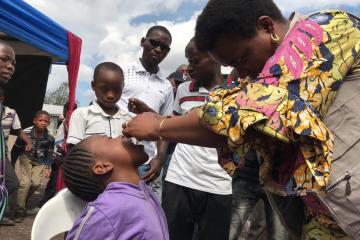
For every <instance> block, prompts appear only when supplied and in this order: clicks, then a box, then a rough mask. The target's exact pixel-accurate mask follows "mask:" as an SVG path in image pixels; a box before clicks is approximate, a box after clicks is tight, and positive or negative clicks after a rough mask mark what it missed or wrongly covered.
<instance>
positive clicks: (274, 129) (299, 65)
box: [199, 10, 360, 196]
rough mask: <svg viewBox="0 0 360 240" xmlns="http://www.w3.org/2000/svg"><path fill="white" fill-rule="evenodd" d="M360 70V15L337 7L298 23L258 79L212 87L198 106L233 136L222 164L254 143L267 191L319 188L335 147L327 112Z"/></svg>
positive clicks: (237, 162) (304, 192) (230, 167)
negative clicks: (347, 78) (345, 82)
mask: <svg viewBox="0 0 360 240" xmlns="http://www.w3.org/2000/svg"><path fill="white" fill-rule="evenodd" d="M357 72H360V21H359V19H358V18H356V17H355V16H353V15H351V14H349V13H346V12H343V11H338V10H333V11H321V12H317V13H314V14H311V15H309V16H307V17H306V18H304V19H302V20H301V21H299V22H297V23H296V24H295V25H294V26H293V27H292V28H291V29H290V30H289V32H288V34H287V35H286V37H285V38H284V40H283V42H282V43H281V45H280V46H279V47H278V49H277V50H276V52H275V54H274V55H273V56H272V57H271V58H270V59H268V61H267V62H266V64H265V66H264V68H263V70H262V72H261V73H260V75H259V76H258V78H257V79H256V80H255V81H250V80H245V81H244V82H242V83H239V84H238V85H232V86H223V87H221V88H219V89H217V90H215V91H213V92H212V93H211V94H210V95H209V97H208V103H207V104H206V105H205V106H204V107H203V108H202V109H201V110H200V111H199V114H200V116H201V118H202V119H203V121H204V122H205V123H206V124H207V125H208V127H209V128H210V129H211V130H212V131H214V132H215V133H217V134H221V135H224V136H227V138H228V146H229V149H230V150H231V153H230V152H229V151H226V150H222V152H221V153H222V154H223V155H222V158H221V160H219V161H220V164H221V165H222V166H223V167H224V169H225V170H227V171H228V173H230V174H232V173H233V172H234V170H235V168H236V167H241V166H242V165H243V161H244V160H243V159H244V158H243V157H244V156H245V154H246V152H247V151H248V150H249V149H250V148H253V149H255V150H256V151H257V152H258V153H259V155H260V157H261V165H260V173H259V175H260V182H261V183H262V184H263V185H264V188H265V189H267V190H268V191H271V192H273V193H276V194H279V195H283V196H290V195H298V196H309V195H311V194H314V193H315V194H321V192H322V191H323V190H324V188H325V187H326V185H327V183H328V180H329V174H330V168H331V161H332V153H333V135H332V133H331V131H330V130H329V129H328V128H327V127H326V125H325V124H324V123H323V122H322V118H323V117H324V116H325V115H326V113H327V110H328V109H329V107H330V105H331V104H332V102H333V101H334V99H335V96H336V93H337V91H338V89H339V87H340V86H341V84H342V80H343V78H344V77H345V76H347V75H348V74H353V73H357ZM234 153H235V154H234Z"/></svg>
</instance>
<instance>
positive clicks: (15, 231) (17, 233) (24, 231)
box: [0, 136, 64, 240]
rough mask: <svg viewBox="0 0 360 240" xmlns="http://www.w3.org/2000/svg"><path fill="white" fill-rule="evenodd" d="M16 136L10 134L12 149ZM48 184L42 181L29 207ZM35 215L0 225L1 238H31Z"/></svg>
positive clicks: (34, 203)
mask: <svg viewBox="0 0 360 240" xmlns="http://www.w3.org/2000/svg"><path fill="white" fill-rule="evenodd" d="M14 141H15V137H14V136H10V138H9V142H8V144H9V145H8V148H9V149H11V148H12V145H13V144H14ZM16 171H17V172H18V166H16ZM45 186H46V181H44V182H43V183H42V186H41V188H40V190H39V191H38V192H35V193H34V195H33V196H32V197H31V198H30V199H29V207H30V208H32V207H35V206H36V205H37V203H38V202H39V201H40V199H41V198H42V195H43V192H44V189H45ZM34 219H35V215H33V216H26V218H25V220H24V221H23V222H22V223H17V224H16V226H0V240H30V239H31V227H32V224H33V222H34ZM53 239H54V240H63V239H64V236H63V234H62V235H59V236H57V237H55V238H53Z"/></svg>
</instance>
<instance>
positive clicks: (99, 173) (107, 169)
mask: <svg viewBox="0 0 360 240" xmlns="http://www.w3.org/2000/svg"><path fill="white" fill-rule="evenodd" d="M147 159H148V156H147V154H146V153H145V151H144V146H142V145H134V144H133V143H132V142H131V141H130V140H125V139H121V138H109V137H106V136H92V137H89V138H86V139H85V140H83V141H81V142H80V143H79V144H77V145H75V146H74V147H73V148H72V149H71V151H70V152H69V153H68V154H67V156H66V157H65V159H64V162H63V165H62V167H63V173H64V180H65V184H66V186H67V187H68V188H69V190H70V191H71V192H72V193H74V194H75V195H76V196H78V197H79V198H81V199H83V200H85V201H93V200H95V199H96V198H97V196H98V195H99V194H100V193H101V192H102V191H103V190H104V188H105V187H106V185H107V184H108V183H110V182H112V181H113V179H114V178H115V176H118V175H122V174H124V173H126V171H127V170H130V169H133V170H134V169H135V170H136V169H137V167H138V166H140V165H141V164H143V163H144V162H146V160H147Z"/></svg>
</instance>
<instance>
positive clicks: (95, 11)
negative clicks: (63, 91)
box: [25, 0, 360, 105]
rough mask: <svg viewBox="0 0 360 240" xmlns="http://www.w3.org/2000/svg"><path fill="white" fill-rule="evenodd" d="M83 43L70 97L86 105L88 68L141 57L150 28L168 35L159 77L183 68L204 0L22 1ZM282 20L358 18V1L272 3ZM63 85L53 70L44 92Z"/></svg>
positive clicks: (62, 72)
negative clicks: (328, 15) (333, 12)
mask: <svg viewBox="0 0 360 240" xmlns="http://www.w3.org/2000/svg"><path fill="white" fill-rule="evenodd" d="M25 1H26V2H27V3H29V4H30V5H32V6H33V7H35V8H36V9H38V10H40V11H41V12H42V13H44V14H45V15H47V16H48V17H50V18H51V19H53V20H54V21H56V22H57V23H59V24H60V25H62V26H63V27H64V28H66V29H68V30H69V31H71V32H73V33H74V34H76V35H78V36H80V37H81V38H82V40H83V48H82V55H81V65H80V71H79V78H78V86H77V93H76V97H77V99H78V101H80V103H81V105H87V104H88V103H89V102H90V101H91V100H93V98H94V95H93V93H92V91H91V88H90V81H91V79H92V73H93V69H94V67H95V66H96V64H97V63H99V62H102V61H114V62H116V63H119V64H121V63H125V62H130V61H134V60H135V59H136V58H138V57H139V56H140V55H141V48H140V39H141V37H142V36H144V34H145V33H146V30H147V29H148V28H149V27H150V26H152V25H154V24H160V25H164V26H166V27H167V28H168V29H169V30H170V32H171V33H172V35H173V43H172V45H171V52H170V53H169V55H168V57H167V58H166V59H165V60H164V61H163V63H161V67H162V70H163V72H164V73H165V74H169V73H171V72H173V71H174V70H175V69H176V67H177V66H178V65H180V64H181V63H185V62H186V60H185V58H184V48H185V46H186V44H187V42H188V41H189V39H190V38H191V37H192V36H193V34H194V28H195V21H196V17H197V15H198V14H199V12H200V11H201V9H202V8H203V7H204V6H205V4H206V2H207V1H206V0H91V1H89V0H51V1H49V0H25ZM275 2H276V3H277V4H278V6H279V7H280V9H281V10H282V11H283V13H284V15H285V16H288V15H289V14H290V13H291V12H292V11H299V12H301V13H310V12H314V11H316V10H319V9H325V8H341V9H346V10H348V11H350V12H352V13H354V14H356V15H358V16H360V0H346V1H344V0H316V1H310V0H296V1H292V0H275ZM66 80H67V73H66V68H65V67H64V66H56V65H54V66H53V68H52V71H51V74H50V76H49V82H48V90H49V89H50V90H51V89H54V88H56V87H57V86H59V84H60V83H61V82H63V81H66Z"/></svg>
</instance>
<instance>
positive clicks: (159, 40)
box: [140, 26, 172, 66]
mask: <svg viewBox="0 0 360 240" xmlns="http://www.w3.org/2000/svg"><path fill="white" fill-rule="evenodd" d="M171 41H172V37H171V33H170V32H169V30H168V29H166V28H165V27H163V26H153V27H151V28H150V29H149V30H148V31H147V33H146V36H145V37H143V38H142V39H141V42H140V44H141V47H142V48H143V53H142V57H141V59H142V61H144V62H145V63H146V64H148V65H150V66H157V65H158V64H159V63H161V62H162V60H164V58H165V57H166V56H167V54H168V53H169V51H170V45H171Z"/></svg>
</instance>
